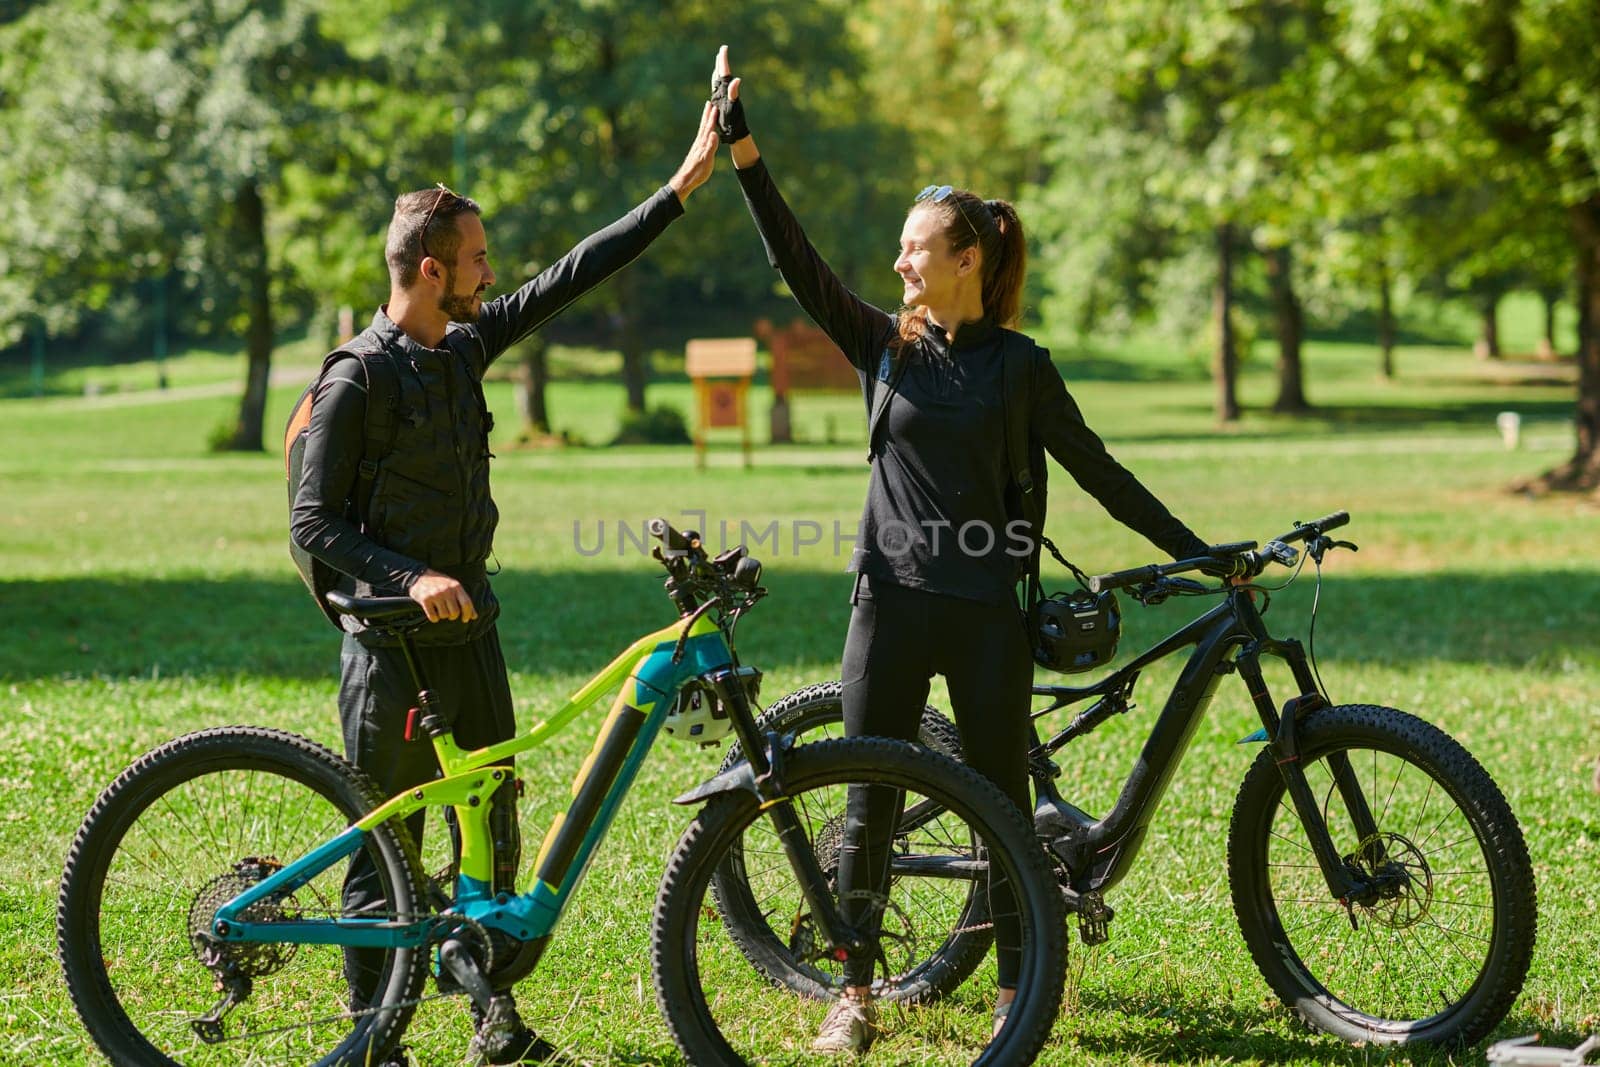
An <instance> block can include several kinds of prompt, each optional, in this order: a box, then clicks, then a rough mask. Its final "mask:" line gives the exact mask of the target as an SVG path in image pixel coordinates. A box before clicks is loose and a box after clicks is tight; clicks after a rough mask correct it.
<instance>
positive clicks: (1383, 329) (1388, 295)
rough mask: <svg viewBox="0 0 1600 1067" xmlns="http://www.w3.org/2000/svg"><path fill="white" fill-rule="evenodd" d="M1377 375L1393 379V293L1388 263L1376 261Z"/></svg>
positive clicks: (1388, 379) (1385, 378) (1387, 379)
mask: <svg viewBox="0 0 1600 1067" xmlns="http://www.w3.org/2000/svg"><path fill="white" fill-rule="evenodd" d="M1378 377H1380V378H1382V379H1383V380H1384V381H1386V382H1387V381H1393V380H1394V293H1393V288H1392V286H1391V285H1390V281H1389V264H1388V263H1387V262H1386V261H1384V260H1381V259H1380V260H1379V261H1378Z"/></svg>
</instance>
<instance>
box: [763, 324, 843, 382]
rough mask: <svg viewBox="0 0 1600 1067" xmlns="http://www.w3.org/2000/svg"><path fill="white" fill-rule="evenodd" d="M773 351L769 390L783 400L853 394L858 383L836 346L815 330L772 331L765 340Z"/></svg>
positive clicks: (794, 326)
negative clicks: (795, 395)
mask: <svg viewBox="0 0 1600 1067" xmlns="http://www.w3.org/2000/svg"><path fill="white" fill-rule="evenodd" d="M766 341H767V346H768V347H769V348H771V349H772V389H773V392H775V393H777V394H778V395H780V396H782V395H784V394H787V393H789V392H791V391H805V390H813V391H824V392H833V391H836V390H842V391H844V392H851V393H853V392H856V391H858V390H859V389H860V388H861V379H859V378H858V377H856V369H855V368H854V367H852V366H851V365H850V361H849V360H847V359H845V358H844V353H843V352H841V351H839V346H838V345H836V344H834V343H833V341H832V340H830V339H829V337H828V335H827V334H825V333H823V332H822V331H821V330H819V329H817V328H816V327H815V326H811V325H808V324H806V323H803V322H795V323H792V324H791V325H789V326H787V327H785V328H783V329H781V330H771V331H770V332H769V336H768V337H767V338H766Z"/></svg>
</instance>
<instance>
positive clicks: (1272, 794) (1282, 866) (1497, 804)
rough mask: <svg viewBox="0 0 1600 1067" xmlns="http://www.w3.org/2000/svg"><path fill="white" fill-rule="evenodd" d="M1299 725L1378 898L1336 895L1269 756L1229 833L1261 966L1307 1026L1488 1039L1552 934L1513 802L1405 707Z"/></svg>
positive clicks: (1350, 863)
mask: <svg viewBox="0 0 1600 1067" xmlns="http://www.w3.org/2000/svg"><path fill="white" fill-rule="evenodd" d="M1298 726H1299V729H1298V736H1299V743H1300V763H1301V765H1302V766H1303V767H1304V770H1305V775H1306V781H1307V782H1308V783H1309V784H1310V786H1311V788H1312V791H1313V793H1315V794H1316V796H1317V799H1318V801H1319V805H1320V808H1321V812H1322V817H1323V819H1324V821H1325V822H1326V823H1327V826H1328V832H1329V834H1330V836H1331V837H1332V839H1333V844H1334V847H1335V849H1336V850H1337V852H1338V854H1339V855H1340V856H1341V857H1343V861H1344V863H1345V865H1346V867H1347V868H1349V869H1351V870H1352V871H1353V873H1355V874H1357V875H1358V877H1360V878H1362V879H1363V880H1364V881H1367V882H1368V883H1369V884H1371V885H1373V886H1374V887H1375V890H1374V892H1372V893H1370V894H1368V895H1367V897H1366V899H1362V900H1352V901H1349V902H1343V901H1340V900H1337V899H1334V897H1333V895H1332V893H1331V892H1330V891H1329V889H1328V883H1327V881H1326V879H1325V878H1324V877H1323V874H1322V871H1321V869H1320V868H1319V867H1318V865H1317V862H1316V860H1315V858H1314V857H1313V855H1312V853H1311V848H1310V845H1309V843H1308V839H1307V837H1306V833H1305V830H1304V828H1303V826H1302V824H1301V821H1300V818H1299V815H1298V814H1297V813H1296V811H1295V809H1294V806H1293V803H1292V802H1291V801H1290V799H1289V798H1288V796H1287V794H1286V791H1285V788H1284V783H1283V776H1282V774H1281V773H1280V771H1279V768H1278V767H1277V766H1276V765H1275V763H1274V762H1273V760H1272V759H1271V757H1270V756H1269V755H1268V754H1267V753H1265V752H1264V753H1262V755H1261V756H1260V757H1259V758H1258V759H1257V760H1256V762H1255V764H1254V765H1253V766H1252V767H1251V768H1250V773H1249V774H1248V775H1247V776H1246V778H1245V782H1244V785H1243V786H1242V787H1241V788H1240V790H1239V798H1238V801H1237V803H1236V804H1235V806H1234V810H1233V822H1232V825H1231V827H1230V829H1229V833H1228V873H1229V879H1230V881H1231V883H1232V887H1233V906H1234V911H1235V913H1236V914H1237V915H1238V919H1239V926H1240V929H1241V930H1242V932H1243V933H1244V938H1245V942H1246V944H1247V945H1248V946H1249V948H1250V954H1251V956H1252V957H1253V958H1254V959H1255V962H1256V966H1257V967H1259V968H1260V970H1261V973H1262V975H1263V976H1264V977H1265V978H1266V980H1267V984H1268V985H1270V986H1271V987H1272V988H1273V990H1274V991H1275V992H1276V993H1277V994H1278V996H1279V997H1281V998H1282V999H1283V1001H1284V1003H1285V1004H1287V1005H1289V1006H1290V1007H1291V1008H1293V1009H1294V1010H1295V1011H1296V1012H1298V1013H1299V1014H1300V1016H1301V1017H1302V1018H1303V1019H1304V1020H1305V1021H1306V1022H1308V1023H1310V1024H1311V1025H1312V1026H1315V1027H1317V1028H1318V1029H1321V1030H1325V1031H1327V1032H1329V1033H1332V1034H1336V1035H1338V1036H1339V1037H1342V1038H1344V1039H1345V1040H1348V1041H1366V1042H1372V1043H1376V1044H1404V1043H1410V1042H1429V1043H1438V1044H1457V1043H1460V1044H1470V1043H1472V1042H1476V1041H1478V1040H1480V1039H1482V1038H1483V1037H1484V1036H1485V1035H1487V1034H1488V1033H1489V1031H1490V1030H1492V1029H1493V1028H1494V1027H1495V1025H1496V1024H1497V1023H1498V1022H1499V1021H1500V1020H1501V1019H1502V1018H1504V1017H1505V1014H1506V1012H1507V1011H1508V1010H1509V1009H1510V1007H1511V1003H1512V1001H1513V1000H1515V999H1516V996H1517V993H1518V992H1519V991H1520V990H1521V988H1522V982H1523V979H1524V978H1525V977H1526V975H1527V973H1528V963H1529V960H1530V959H1531V957H1532V954H1533V942H1534V928H1535V925H1536V907H1535V898H1534V884H1533V868H1532V865H1531V864H1530V862H1529V860H1528V849H1527V846H1526V844H1524V842H1523V839H1522V831H1521V829H1520V828H1519V827H1518V826H1517V820H1516V817H1515V816H1514V815H1513V814H1512V813H1511V808H1510V806H1509V805H1507V803H1506V800H1505V797H1504V796H1502V795H1501V793H1500V790H1499V788H1498V787H1497V786H1496V785H1495V784H1494V781H1493V779H1491V778H1490V777H1489V775H1488V773H1487V772H1486V771H1484V769H1483V768H1482V767H1481V766H1479V764H1478V762H1477V761H1476V760H1474V759H1473V758H1472V756H1471V755H1470V754H1468V752H1467V751H1466V750H1465V749H1464V748H1462V747H1461V745H1459V744H1458V743H1457V742H1456V741H1454V740H1453V739H1451V738H1450V737H1449V736H1447V735H1446V734H1445V733H1444V732H1443V731H1441V730H1439V729H1438V728H1437V727H1435V726H1433V725H1431V724H1429V723H1427V722H1424V721H1423V720H1421V719H1418V718H1417V717H1415V716H1413V715H1408V714H1406V713H1405V712H1401V711H1396V710H1395V709H1393V708H1381V707H1373V706H1370V705H1345V706H1340V707H1333V708H1326V709H1323V710H1321V711H1318V712H1316V713H1314V714H1312V715H1311V716H1309V717H1308V718H1307V719H1306V720H1304V721H1303V722H1301V723H1299V724H1298ZM1362 809H1365V810H1366V811H1367V812H1370V818H1369V817H1368V816H1367V815H1366V814H1365V813H1364V812H1363V811H1362ZM1363 826H1365V829H1361V828H1360V827H1363Z"/></svg>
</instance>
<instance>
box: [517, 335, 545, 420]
mask: <svg viewBox="0 0 1600 1067" xmlns="http://www.w3.org/2000/svg"><path fill="white" fill-rule="evenodd" d="M549 353H550V342H549V341H546V340H545V339H544V335H543V334H542V333H538V332H535V333H532V334H529V335H528V339H527V340H526V341H524V342H522V369H521V372H520V374H519V375H518V379H517V411H518V413H520V414H521V416H522V435H523V436H524V437H526V438H530V439H537V438H541V437H546V436H548V435H549V433H550V409H549V406H548V405H547V403H546V401H545V387H546V386H548V385H549V384H550V359H549Z"/></svg>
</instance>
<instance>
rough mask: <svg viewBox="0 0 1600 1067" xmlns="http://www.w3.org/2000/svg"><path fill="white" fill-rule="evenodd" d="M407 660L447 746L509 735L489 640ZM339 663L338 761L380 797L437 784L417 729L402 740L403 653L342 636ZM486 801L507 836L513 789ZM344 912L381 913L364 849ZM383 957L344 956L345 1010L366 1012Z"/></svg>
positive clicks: (507, 690) (503, 683)
mask: <svg viewBox="0 0 1600 1067" xmlns="http://www.w3.org/2000/svg"><path fill="white" fill-rule="evenodd" d="M417 659H418V662H419V663H420V664H421V666H422V671H423V673H424V674H425V675H426V677H427V680H428V686H429V688H431V689H432V690H433V693H434V696H435V697H436V698H437V699H436V703H435V707H436V708H438V709H439V711H440V713H441V714H442V715H443V716H444V717H445V718H446V720H448V721H450V722H451V723H452V724H453V729H454V733H455V739H456V744H458V745H460V746H461V747H462V748H466V749H473V748H481V747H482V746H484V745H492V744H496V743H497V742H500V741H508V740H510V739H511V738H512V737H514V736H516V732H517V724H516V718H515V715H514V713H513V709H512V704H511V685H510V683H509V682H508V681H507V679H506V661H505V657H504V656H503V655H502V654H501V651H500V636H499V634H498V632H496V631H495V630H493V629H491V630H490V631H489V632H488V633H486V634H484V635H483V636H482V637H479V638H477V639H476V640H473V641H469V642H467V643H466V644H464V645H423V646H418V647H417ZM339 661H340V662H339V721H340V724H341V725H342V726H343V728H344V752H345V757H346V758H347V759H349V760H350V761H351V762H352V763H354V764H355V765H356V766H357V767H360V768H361V769H362V770H364V771H366V772H367V774H368V775H369V776H371V778H372V779H373V781H375V782H376V783H377V784H378V790H379V792H381V793H382V794H383V795H384V796H385V797H390V796H393V795H394V794H396V793H399V792H401V791H402V790H405V789H407V788H410V787H411V786H415V785H421V784H423V783H424V782H428V781H431V780H432V779H434V778H436V777H438V776H439V761H438V758H437V757H436V756H435V755H434V752H433V744H432V742H430V741H429V739H428V736H427V735H426V734H424V733H423V732H422V730H421V728H420V726H419V727H418V729H417V730H416V732H415V734H414V739H413V740H411V741H407V740H406V739H405V729H406V716H407V714H408V713H409V712H410V710H411V709H412V708H413V707H415V706H416V703H417V686H416V683H415V682H414V681H413V680H412V677H411V670H410V668H408V667H407V666H406V661H405V654H404V653H402V652H401V651H400V649H399V648H368V647H366V646H365V645H363V644H361V643H360V642H359V641H357V640H356V639H355V638H354V637H352V636H349V635H346V636H345V639H344V647H343V649H341V651H340V656H339ZM495 802H496V803H499V804H505V803H509V804H510V805H511V808H512V811H511V814H512V815H513V818H511V819H510V820H509V822H510V825H511V827H512V829H513V831H514V829H515V825H516V820H515V818H514V815H515V793H514V790H512V789H503V791H502V792H501V793H497V794H496V796H495ZM425 817H426V813H425V812H421V811H419V812H417V813H416V814H415V815H412V816H411V817H410V818H408V819H407V820H406V826H407V828H409V829H410V831H411V836H412V839H413V840H415V841H416V843H417V847H418V848H419V849H420V848H421V847H422V831H423V828H424V823H425ZM516 845H517V846H520V842H517V843H516ZM496 846H497V847H496V851H497V852H498V851H499V850H500V846H501V842H499V841H496ZM507 847H513V846H512V843H511V842H507ZM518 850H519V851H520V848H518ZM344 905H345V910H346V913H347V914H351V913H358V912H370V913H382V912H383V911H384V910H385V909H386V908H387V904H386V902H385V901H384V896H383V887H382V886H381V885H380V884H379V882H378V875H377V871H376V869H375V868H374V865H373V862H372V858H371V856H370V855H369V854H368V852H367V850H365V849H363V850H362V851H360V852H358V853H356V854H355V855H354V856H353V857H351V860H350V869H349V871H348V872H347V873H346V875H345V883H344ZM383 956H384V953H383V950H382V949H346V950H345V953H344V970H345V979H346V981H348V982H349V983H350V999H351V1005H352V1007H353V1008H354V1009H355V1010H361V1009H362V1008H365V1007H369V1006H370V1005H371V998H372V995H373V992H374V990H375V988H376V986H377V983H378V981H379V979H380V978H381V976H382V975H381V969H382V966H383Z"/></svg>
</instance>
